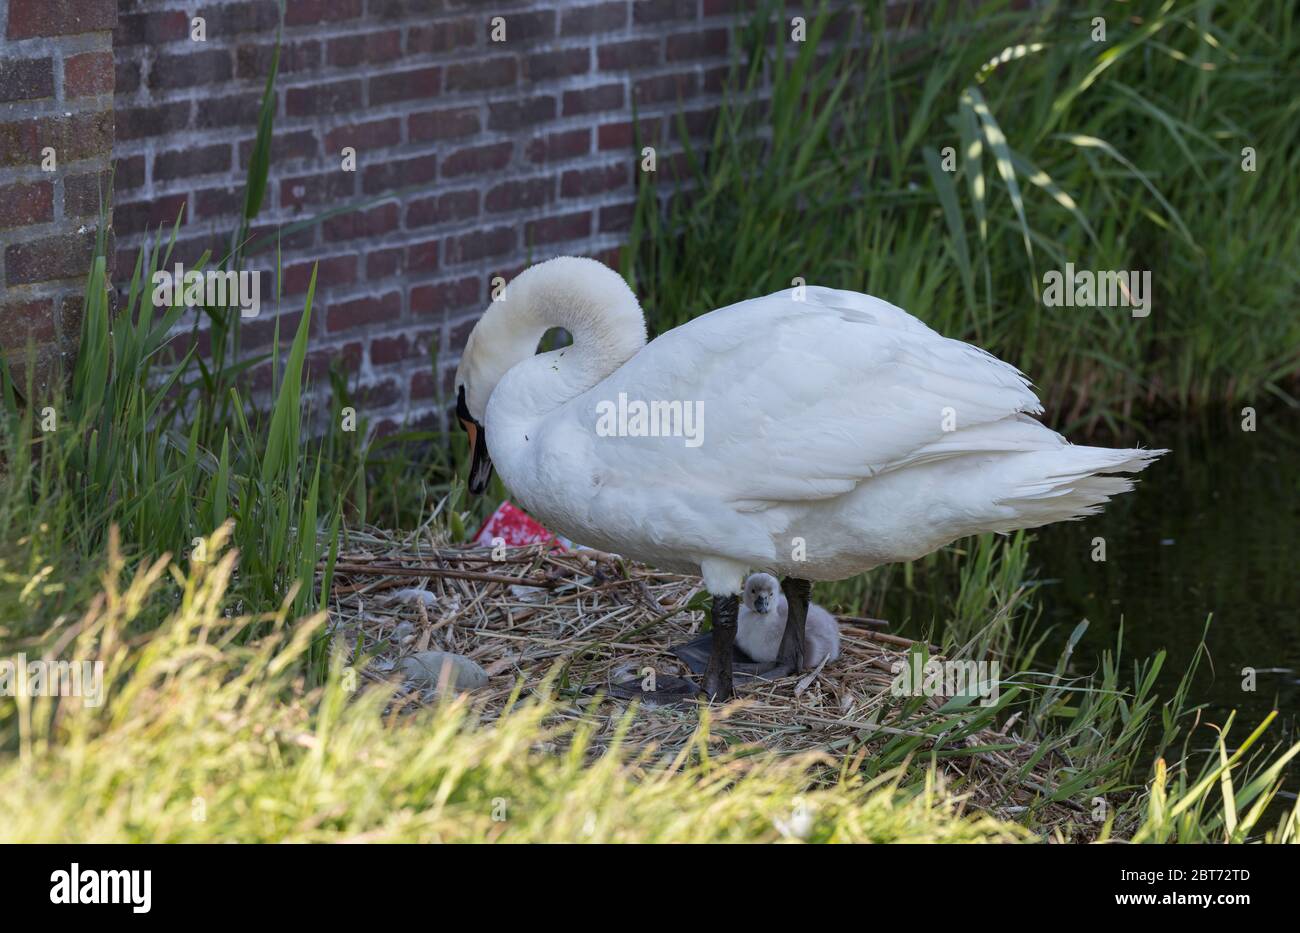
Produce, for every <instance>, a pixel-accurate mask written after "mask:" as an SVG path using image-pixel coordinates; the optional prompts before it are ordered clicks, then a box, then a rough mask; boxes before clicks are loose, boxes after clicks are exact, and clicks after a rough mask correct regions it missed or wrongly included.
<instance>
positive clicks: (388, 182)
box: [361, 155, 438, 194]
mask: <svg viewBox="0 0 1300 933" xmlns="http://www.w3.org/2000/svg"><path fill="white" fill-rule="evenodd" d="M437 177H438V157H437V156H436V155H427V156H416V157H415V158H413V159H383V160H379V161H377V162H376V163H375V164H374V165H367V166H366V171H365V174H364V175H363V176H362V178H361V190H362V191H363V192H364V193H365V194H379V193H380V192H383V191H392V190H394V189H396V188H405V187H408V186H410V185H420V184H424V183H425V182H430V181H433V180H434V179H435V178H437Z"/></svg>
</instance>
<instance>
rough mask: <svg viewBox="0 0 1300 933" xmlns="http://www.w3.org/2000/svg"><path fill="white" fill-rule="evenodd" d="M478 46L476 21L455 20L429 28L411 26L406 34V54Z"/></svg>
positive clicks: (447, 50)
mask: <svg viewBox="0 0 1300 933" xmlns="http://www.w3.org/2000/svg"><path fill="white" fill-rule="evenodd" d="M477 44H478V21H477V20H474V19H456V20H448V21H445V22H441V23H434V24H433V25H431V26H412V27H411V28H410V30H409V31H408V32H407V34H406V53H407V54H408V55H418V54H422V53H425V52H451V51H453V50H456V49H467V48H471V47H473V46H475V45H477Z"/></svg>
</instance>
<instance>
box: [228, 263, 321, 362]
mask: <svg viewBox="0 0 1300 933" xmlns="http://www.w3.org/2000/svg"><path fill="white" fill-rule="evenodd" d="M270 278H272V276H271V275H267V274H264V275H263V276H262V284H261V289H262V290H261V293H260V294H262V295H263V296H266V295H270V294H273V293H274V292H273V291H272V289H273V288H274V287H275V286H274V283H273V282H269V281H267V280H268V279H270ZM262 304H263V307H266V306H267V304H268V302H266V301H263V303H262ZM319 320H320V317H319V316H318V315H314V314H313V315H312V323H311V324H309V325H308V327H307V333H308V334H312V333H319V331H320V327H319V326H318V324H317V322H318V321H319ZM301 323H302V312H301V311H281V312H280V313H279V314H276V313H275V312H274V311H272V312H271V313H269V314H267V313H265V312H263V313H262V314H260V315H258V316H257V317H256V318H251V319H249V320H246V321H244V322H243V323H242V324H241V325H240V328H239V344H240V346H241V347H242V348H244V349H248V350H260V349H263V348H268V347H270V346H271V344H272V343H274V342H275V339H276V331H277V328H278V330H279V335H280V347H281V348H282V349H283V348H284V346H285V345H286V344H287V343H289V342H290V341H291V340H293V335H294V334H296V333H298V325H299V324H301Z"/></svg>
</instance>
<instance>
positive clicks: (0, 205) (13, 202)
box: [0, 181, 54, 228]
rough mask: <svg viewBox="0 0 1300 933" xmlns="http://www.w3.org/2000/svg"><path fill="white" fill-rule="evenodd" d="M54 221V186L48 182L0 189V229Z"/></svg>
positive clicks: (7, 186)
mask: <svg viewBox="0 0 1300 933" xmlns="http://www.w3.org/2000/svg"><path fill="white" fill-rule="evenodd" d="M53 219H54V186H53V185H52V184H50V183H49V182H48V181H39V182H36V183H34V184H22V183H19V184H16V185H5V186H4V187H0V228H4V227H26V226H28V225H29V224H39V223H45V222H47V221H51V220H53Z"/></svg>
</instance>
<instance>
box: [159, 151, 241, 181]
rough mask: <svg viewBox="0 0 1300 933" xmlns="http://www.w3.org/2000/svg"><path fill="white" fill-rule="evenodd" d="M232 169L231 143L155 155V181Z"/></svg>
mask: <svg viewBox="0 0 1300 933" xmlns="http://www.w3.org/2000/svg"><path fill="white" fill-rule="evenodd" d="M229 170H230V144H229V143H217V144H216V145H214V146H198V147H196V146H190V147H186V148H184V149H173V150H172V151H170V152H160V153H158V155H156V156H155V157H154V161H153V178H154V181H170V180H172V179H174V178H188V177H189V176H191V175H211V174H214V173H216V172H226V171H229Z"/></svg>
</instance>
